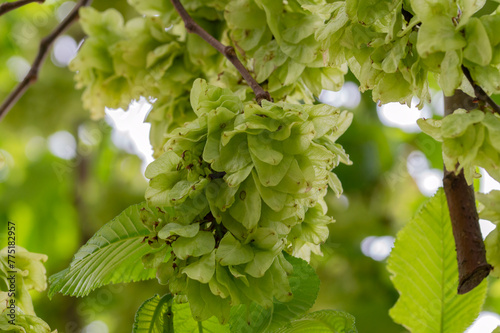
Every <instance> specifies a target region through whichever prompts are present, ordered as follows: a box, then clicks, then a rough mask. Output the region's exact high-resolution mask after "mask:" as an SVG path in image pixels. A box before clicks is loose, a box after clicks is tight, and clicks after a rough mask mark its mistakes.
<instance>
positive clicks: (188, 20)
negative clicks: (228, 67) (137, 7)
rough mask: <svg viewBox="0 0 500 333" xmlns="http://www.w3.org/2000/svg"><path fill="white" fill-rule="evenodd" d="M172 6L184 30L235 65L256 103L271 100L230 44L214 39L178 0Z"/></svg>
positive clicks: (174, 0)
mask: <svg viewBox="0 0 500 333" xmlns="http://www.w3.org/2000/svg"><path fill="white" fill-rule="evenodd" d="M171 1H172V4H173V5H174V8H175V9H176V10H177V12H178V13H179V15H180V16H181V18H182V20H183V21H184V25H185V26H186V30H187V31H188V32H190V33H194V34H197V35H198V36H200V37H201V38H203V39H204V40H205V41H206V42H207V43H209V44H210V45H212V47H213V48H215V49H216V50H217V51H219V52H220V53H222V54H223V55H224V56H225V57H226V58H227V59H228V60H229V61H230V62H231V63H232V64H233V65H234V67H236V69H237V70H238V72H240V74H241V76H243V78H244V79H245V81H247V83H248V85H249V86H250V88H252V90H253V92H254V94H255V99H256V100H257V103H259V104H260V103H261V101H262V100H263V99H266V100H268V101H271V102H272V98H271V95H270V94H269V93H268V92H267V91H265V90H264V89H263V88H262V87H261V86H260V85H259V83H257V81H255V79H254V78H253V77H252V75H250V73H249V72H248V70H247V69H246V67H245V66H244V65H243V64H242V63H241V61H240V60H239V59H238V57H237V56H236V52H235V51H234V48H233V47H232V46H226V45H224V44H222V43H221V42H219V41H218V40H217V39H215V38H214V37H213V36H212V35H210V34H209V33H208V32H207V31H206V30H205V29H203V28H202V27H200V26H199V25H198V24H197V23H196V22H195V21H194V20H193V18H192V17H191V16H190V15H189V14H188V12H187V11H186V9H184V7H183V6H182V4H181V3H180V1H179V0H171Z"/></svg>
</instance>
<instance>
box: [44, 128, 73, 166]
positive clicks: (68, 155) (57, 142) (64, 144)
mask: <svg viewBox="0 0 500 333" xmlns="http://www.w3.org/2000/svg"><path fill="white" fill-rule="evenodd" d="M48 141H49V150H50V152H51V153H52V154H53V155H54V156H57V157H59V158H62V159H65V160H70V159H72V158H74V157H76V140H75V137H74V136H73V135H72V134H71V133H69V132H66V131H59V132H56V133H54V134H52V135H51V136H49V139H48Z"/></svg>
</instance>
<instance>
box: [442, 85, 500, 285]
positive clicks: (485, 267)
mask: <svg viewBox="0 0 500 333" xmlns="http://www.w3.org/2000/svg"><path fill="white" fill-rule="evenodd" d="M444 104H445V116H447V115H450V114H452V113H453V111H455V109H457V108H467V109H473V108H474V106H473V105H474V103H473V102H472V98H471V97H470V96H468V95H467V94H465V93H463V92H462V91H460V90H456V91H455V94H454V95H453V96H451V97H445V99H444ZM443 187H444V192H445V194H446V200H447V202H448V208H449V211H450V219H451V227H452V230H453V237H454V238H455V245H456V250H457V262H458V293H459V294H465V293H467V292H469V291H471V290H472V289H474V288H475V287H477V286H478V285H479V284H480V283H481V281H483V279H484V278H486V277H487V276H488V274H489V273H490V271H491V270H492V269H493V268H492V267H491V265H490V264H488V263H487V262H486V250H485V247H484V242H483V238H482V236H481V229H480V228H479V217H478V214H477V210H476V199H475V198H474V187H473V186H472V185H471V186H469V185H467V181H466V180H465V176H464V171H463V170H461V171H460V173H459V174H458V175H456V174H455V172H454V171H448V170H446V167H445V168H444V178H443Z"/></svg>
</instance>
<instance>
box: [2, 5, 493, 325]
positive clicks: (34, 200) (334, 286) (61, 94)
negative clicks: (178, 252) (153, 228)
mask: <svg viewBox="0 0 500 333" xmlns="http://www.w3.org/2000/svg"><path fill="white" fill-rule="evenodd" d="M72 5H74V2H71V1H66V2H65V1H57V0H53V1H46V3H45V4H44V5H38V4H32V5H28V6H25V7H23V8H21V9H19V10H16V11H13V12H10V13H8V14H6V15H4V16H2V17H1V18H0V36H1V38H0V50H1V52H0V99H2V100H3V99H4V98H5V97H6V96H7V94H8V93H9V92H10V91H11V89H13V87H14V86H15V85H16V84H17V82H18V81H19V80H20V79H22V78H23V76H24V74H25V73H26V70H27V69H29V66H30V65H29V64H30V63H31V61H32V59H33V58H34V57H35V55H36V53H37V50H38V43H39V40H40V39H41V38H42V37H43V36H45V35H47V34H48V33H49V32H50V31H51V29H53V28H54V26H55V25H56V24H57V23H58V22H59V21H60V20H61V18H62V17H64V15H65V13H67V12H68V11H69V10H70V9H71V7H72ZM94 7H96V8H97V9H101V10H102V9H104V8H108V7H115V8H117V9H118V10H120V11H121V12H122V13H123V14H124V16H125V17H132V16H134V15H136V14H135V13H134V12H133V10H132V9H131V8H130V7H129V6H128V5H127V4H126V2H125V1H115V0H108V1H100V2H99V1H98V2H96V3H95V5H94ZM69 37H70V38H69ZM62 38H66V39H65V41H66V43H62V46H59V51H58V52H59V54H57V52H55V51H57V50H58V49H57V45H56V48H55V51H54V52H52V53H51V56H50V58H48V59H47V61H46V62H45V65H44V66H43V68H42V70H41V72H40V77H39V81H38V82H37V83H36V84H35V85H33V86H32V87H31V88H30V89H29V90H28V92H27V93H26V94H25V96H24V97H23V98H22V99H21V100H20V101H19V102H18V104H17V105H16V106H15V107H14V108H13V109H12V110H11V112H10V113H9V115H8V116H7V117H6V118H5V119H4V120H3V121H2V122H1V123H0V235H1V239H0V247H3V246H4V245H6V237H5V236H6V234H5V231H6V230H7V229H6V225H7V221H9V220H10V221H14V222H15V223H16V225H17V235H16V236H17V244H18V245H21V246H23V247H25V248H26V249H28V250H29V251H31V252H38V253H44V254H47V255H48V256H49V260H48V261H47V263H46V268H47V274H48V275H52V274H54V273H56V272H58V271H60V270H62V269H64V268H65V267H67V265H68V264H69V262H70V260H71V258H72V256H73V254H74V253H75V252H76V250H77V249H78V248H79V247H80V246H81V245H82V244H84V243H85V242H86V241H87V240H88V239H89V238H90V237H91V236H92V234H93V233H94V232H96V231H97V230H98V229H99V228H100V227H101V226H102V225H103V224H104V223H106V222H107V221H109V220H110V219H112V218H113V217H115V216H116V215H117V214H118V213H120V212H121V211H122V210H123V209H125V208H126V207H128V206H129V205H131V204H133V203H138V202H141V201H143V200H144V190H145V188H146V179H145V178H144V177H143V170H144V166H145V162H144V161H142V160H141V158H140V157H139V156H138V154H134V152H136V151H137V147H135V146H134V142H133V141H132V140H131V138H130V135H127V134H126V132H124V131H120V130H119V129H117V126H116V125H115V126H114V127H115V128H113V121H112V120H110V118H109V117H107V118H106V120H102V121H98V122H94V121H91V120H89V115H88V113H87V112H86V111H84V110H83V109H82V106H81V101H80V95H81V92H80V91H76V90H75V89H74V83H73V74H72V73H71V72H70V71H69V70H68V69H67V67H66V65H67V61H68V58H70V57H71V54H72V52H73V53H74V52H75V50H76V47H77V45H78V44H79V43H80V42H81V40H82V38H83V33H82V31H81V30H80V29H79V27H78V25H75V26H73V27H72V28H71V29H70V30H69V31H68V32H67V34H66V35H65V36H63V37H62ZM68 38H69V39H68ZM56 44H57V43H56ZM61 50H62V51H61ZM61 52H62V53H61ZM61 54H62V55H63V56H61ZM346 81H349V82H350V83H349V86H350V87H351V88H352V87H353V86H355V85H354V84H356V81H355V79H354V77H353V76H348V77H347V78H346ZM346 86H347V85H346ZM436 96H437V97H436V98H435V99H434V102H433V104H431V105H429V106H427V107H426V109H425V110H424V113H423V114H424V115H425V116H427V117H429V116H433V115H435V116H439V113H440V112H442V110H441V107H440V103H442V97H441V98H440V95H439V93H436ZM322 98H323V100H325V101H326V102H330V103H333V104H336V105H340V106H342V105H343V106H344V108H346V107H347V108H349V109H351V110H352V112H353V113H354V122H353V124H352V126H351V128H350V129H349V130H348V131H347V133H346V134H345V135H344V136H342V137H341V139H340V140H339V141H340V143H341V144H342V145H343V146H344V147H345V149H346V151H347V152H348V153H349V154H350V156H351V160H352V161H353V162H354V164H353V165H352V166H344V165H342V166H340V167H339V168H338V175H339V177H340V179H341V180H342V183H343V186H344V195H343V196H342V197H340V198H336V197H335V196H334V195H333V194H329V195H328V197H327V202H328V205H329V214H331V215H332V216H333V217H334V218H335V219H336V223H334V224H332V225H331V227H330V238H329V240H328V242H327V243H326V244H325V245H324V246H323V252H324V256H322V257H319V256H316V257H313V258H312V261H311V264H312V265H313V266H314V267H315V268H316V270H317V272H318V275H319V276H320V278H321V281H322V284H321V290H320V294H319V297H318V300H317V302H316V305H315V310H318V309H323V308H329V309H341V310H344V311H347V312H349V313H351V314H353V315H354V316H355V317H356V321H357V327H358V330H359V331H360V332H386V333H392V332H404V331H405V330H404V328H403V327H401V326H399V325H396V324H394V323H393V322H392V320H391V319H390V317H389V315H388V310H389V308H391V307H392V306H393V304H394V303H395V301H396V299H397V297H398V295H397V292H396V291H395V289H394V288H393V287H392V285H391V283H390V281H389V277H388V273H387V271H386V269H385V258H386V257H387V255H388V253H389V251H390V247H391V244H392V241H393V237H394V236H395V234H396V233H397V231H398V230H399V229H400V228H401V227H402V226H403V225H404V223H406V222H407V221H408V220H409V219H410V218H411V217H412V215H413V214H414V213H415V211H416V210H417V209H418V207H419V206H420V205H421V203H422V202H423V201H424V200H425V199H426V195H427V196H430V195H432V193H433V191H434V190H435V188H436V186H437V184H438V183H439V181H438V180H439V177H440V172H441V171H440V170H441V168H442V160H441V152H440V148H439V145H437V144H436V143H434V142H433V141H432V140H431V139H430V138H428V137H426V136H425V135H423V134H422V133H420V132H419V131H417V130H415V128H414V127H411V121H413V122H414V120H411V121H410V125H408V124H406V125H405V123H404V121H402V122H400V123H399V125H398V124H392V126H391V124H389V126H388V123H387V119H386V118H384V117H385V116H384V109H383V108H377V106H376V105H375V104H374V103H373V102H372V101H371V96H369V94H361V95H360V94H359V93H356V89H355V90H354V92H353V90H352V89H350V90H349V89H345V90H344V89H343V90H342V91H341V93H337V94H330V95H328V94H325V96H322ZM394 108H397V110H396V111H397V112H400V113H405V112H406V113H408V114H410V116H411V115H415V114H416V115H417V116H421V113H419V112H418V111H416V110H410V109H408V108H407V109H406V110H404V109H401V107H400V106H399V105H396V106H393V108H392V109H394ZM386 111H387V114H386V116H388V115H389V114H390V110H389V109H387V108H386ZM114 112H115V114H116V112H118V111H109V112H108V114H109V115H112V114H113V113H114ZM426 112H427V113H426ZM121 115H122V117H126V114H125V116H124V114H121ZM139 121H140V119H139ZM384 124H385V125H384ZM137 126H138V124H137ZM415 126H416V125H415ZM139 155H140V154H139ZM2 244H3V245H2ZM163 292H165V290H164V288H163V287H162V286H160V285H158V284H157V283H156V281H145V282H139V283H134V284H129V285H115V286H108V287H104V288H101V289H99V290H96V291H94V292H93V293H92V294H90V296H88V297H86V298H79V299H77V298H71V297H66V296H61V295H56V296H55V297H54V298H53V299H52V300H49V299H48V298H47V295H46V294H45V293H34V294H33V298H34V300H35V309H36V311H37V314H38V316H40V317H41V318H43V319H44V320H45V321H46V322H47V323H48V324H49V325H50V326H51V328H52V329H56V328H57V329H58V331H59V332H60V333H72V332H93V333H94V332H95V333H101V332H103V333H104V332H129V331H130V330H131V327H132V322H133V318H134V313H135V311H136V310H137V308H138V307H139V305H140V304H141V303H142V302H143V301H144V300H146V299H147V298H149V297H151V296H152V295H154V294H155V293H160V294H161V293H163ZM485 310H489V311H494V312H500V283H499V282H498V281H494V280H491V281H490V288H489V295H488V299H487V301H486V307H485Z"/></svg>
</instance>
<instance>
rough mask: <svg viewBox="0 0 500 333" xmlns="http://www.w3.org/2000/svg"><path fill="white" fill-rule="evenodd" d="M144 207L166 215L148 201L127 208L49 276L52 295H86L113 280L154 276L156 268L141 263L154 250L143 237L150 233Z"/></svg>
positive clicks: (159, 214) (50, 294) (143, 278)
mask: <svg viewBox="0 0 500 333" xmlns="http://www.w3.org/2000/svg"><path fill="white" fill-rule="evenodd" d="M143 208H144V209H147V210H150V211H151V213H152V214H154V215H155V216H156V217H157V218H165V213H160V212H159V211H157V210H156V209H153V210H151V208H149V207H148V205H147V203H141V204H137V205H133V206H130V207H129V208H127V209H126V210H124V211H123V212H122V213H121V214H120V215H118V216H117V217H116V218H115V219H113V220H112V221H110V222H108V223H107V224H106V225H104V226H103V227H102V228H101V229H99V231H97V233H96V234H95V235H94V236H93V237H92V238H91V239H90V240H89V241H88V242H87V244H85V245H84V246H82V247H81V248H80V250H79V251H78V252H77V253H76V254H75V256H74V258H73V261H72V262H71V264H70V266H69V267H68V268H66V269H65V270H63V271H61V272H59V273H57V274H54V275H52V276H51V277H50V278H49V282H50V288H49V296H50V297H52V296H53V295H54V294H55V293H56V292H60V293H62V294H64V295H71V296H85V295H88V294H89V293H90V292H91V291H92V290H94V289H96V288H99V287H101V286H104V285H107V284H110V283H120V282H132V281H141V280H147V279H152V278H154V277H155V270H154V269H144V266H143V265H142V263H141V257H142V256H144V255H145V254H147V253H149V252H151V251H152V249H151V247H150V246H149V245H148V243H147V242H143V240H144V237H145V236H148V235H149V234H150V230H149V229H148V228H146V227H145V226H144V224H143V223H142V221H141V217H140V212H141V209H143ZM163 209H167V208H163ZM167 211H168V209H167Z"/></svg>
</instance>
